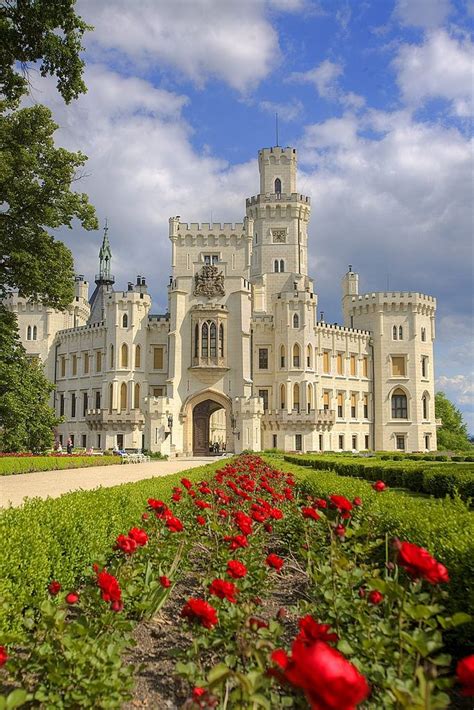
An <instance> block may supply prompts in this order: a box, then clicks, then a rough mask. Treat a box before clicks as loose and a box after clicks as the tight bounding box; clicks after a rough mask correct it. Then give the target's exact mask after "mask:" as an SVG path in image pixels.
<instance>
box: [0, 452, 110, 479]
mask: <svg viewBox="0 0 474 710" xmlns="http://www.w3.org/2000/svg"><path fill="white" fill-rule="evenodd" d="M113 463H114V464H118V463H120V458H119V457H118V456H24V457H23V456H1V457H0V476H10V475H12V474H14V473H33V472H34V471H56V470H59V469H65V468H87V467H89V466H110V465H111V464H113Z"/></svg>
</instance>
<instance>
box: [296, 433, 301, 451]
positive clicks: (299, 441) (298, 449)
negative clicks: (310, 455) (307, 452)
mask: <svg viewBox="0 0 474 710" xmlns="http://www.w3.org/2000/svg"><path fill="white" fill-rule="evenodd" d="M295 451H303V436H302V435H301V434H295Z"/></svg>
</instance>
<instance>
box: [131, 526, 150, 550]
mask: <svg viewBox="0 0 474 710" xmlns="http://www.w3.org/2000/svg"><path fill="white" fill-rule="evenodd" d="M128 537H129V538H131V539H132V540H135V542H136V543H137V545H138V546H139V547H143V546H144V545H146V544H147V542H148V535H147V534H146V532H145V531H144V530H142V529H141V528H132V529H131V530H129V531H128Z"/></svg>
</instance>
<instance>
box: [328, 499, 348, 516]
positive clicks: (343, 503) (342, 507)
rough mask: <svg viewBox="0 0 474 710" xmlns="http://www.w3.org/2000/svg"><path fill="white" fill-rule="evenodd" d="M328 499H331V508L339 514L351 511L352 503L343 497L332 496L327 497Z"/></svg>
mask: <svg viewBox="0 0 474 710" xmlns="http://www.w3.org/2000/svg"><path fill="white" fill-rule="evenodd" d="M329 498H330V499H331V503H332V504H333V506H334V507H335V508H337V509H338V511H339V512H340V513H342V512H343V511H347V512H348V511H349V510H352V503H351V502H350V500H348V499H347V498H346V497H345V496H336V495H332V496H329Z"/></svg>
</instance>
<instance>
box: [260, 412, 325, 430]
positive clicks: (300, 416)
mask: <svg viewBox="0 0 474 710" xmlns="http://www.w3.org/2000/svg"><path fill="white" fill-rule="evenodd" d="M335 421H336V412H335V411H334V410H332V409H310V410H309V412H308V411H307V410H303V409H300V410H299V411H298V410H297V409H293V410H292V411H291V412H288V411H287V410H286V409H275V410H267V411H266V412H265V413H264V415H263V418H262V422H263V425H264V426H265V425H269V426H270V427H272V428H275V427H277V428H278V427H290V426H298V427H310V428H316V427H320V426H332V425H333V424H334V422H335Z"/></svg>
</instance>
